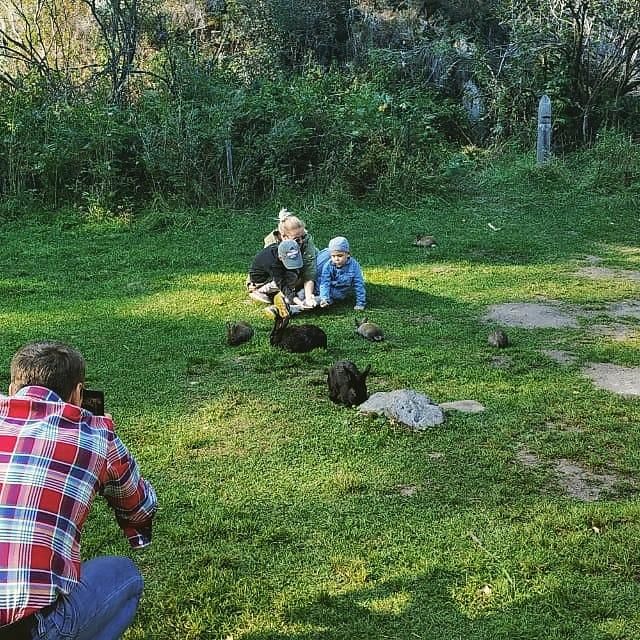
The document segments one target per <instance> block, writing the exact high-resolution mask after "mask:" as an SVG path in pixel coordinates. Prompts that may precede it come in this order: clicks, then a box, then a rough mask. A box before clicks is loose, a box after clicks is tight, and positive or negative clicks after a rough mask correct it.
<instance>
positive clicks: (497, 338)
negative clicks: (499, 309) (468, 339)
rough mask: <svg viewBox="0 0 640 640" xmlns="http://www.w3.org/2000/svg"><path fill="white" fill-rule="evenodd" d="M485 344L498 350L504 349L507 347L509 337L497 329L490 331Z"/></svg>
mask: <svg viewBox="0 0 640 640" xmlns="http://www.w3.org/2000/svg"><path fill="white" fill-rule="evenodd" d="M487 342H488V343H489V344H490V345H491V346H492V347H498V348H499V349H502V348H504V347H508V346H509V337H508V336H507V334H506V333H505V332H504V331H502V330H501V329H498V330H497V331H492V332H491V333H490V334H489V337H488V338H487Z"/></svg>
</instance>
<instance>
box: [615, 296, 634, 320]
mask: <svg viewBox="0 0 640 640" xmlns="http://www.w3.org/2000/svg"><path fill="white" fill-rule="evenodd" d="M607 314H608V315H610V316H613V317H614V318H636V319H637V320H640V301H639V300H625V301H623V302H614V303H613V304H610V305H609V306H608V307H607Z"/></svg>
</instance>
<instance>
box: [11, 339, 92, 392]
mask: <svg viewBox="0 0 640 640" xmlns="http://www.w3.org/2000/svg"><path fill="white" fill-rule="evenodd" d="M84 376H85V364H84V358H83V357H82V354H81V353H80V352H79V351H77V350H76V349H74V348H73V347H70V346H69V345H66V344H64V343H63V342H54V341H43V342H31V343H29V344H26V345H25V346H24V347H22V348H21V349H20V350H19V351H18V352H17V353H16V354H15V355H14V356H13V358H12V359H11V383H12V384H13V385H14V387H15V390H16V391H17V390H18V389H22V387H26V386H29V385H37V386H40V387H46V388H47V389H50V390H51V391H54V392H55V393H57V394H58V395H59V396H60V397H61V398H62V399H63V400H68V399H69V397H70V396H71V393H72V392H73V390H74V389H75V387H76V385H77V384H78V383H79V382H84Z"/></svg>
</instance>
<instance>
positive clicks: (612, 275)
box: [576, 265, 640, 282]
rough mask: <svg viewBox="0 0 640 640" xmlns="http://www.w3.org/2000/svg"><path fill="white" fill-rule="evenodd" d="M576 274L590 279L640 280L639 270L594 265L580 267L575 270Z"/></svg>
mask: <svg viewBox="0 0 640 640" xmlns="http://www.w3.org/2000/svg"><path fill="white" fill-rule="evenodd" d="M576 275H577V276H580V277H582V278H591V279H592V280H631V281H632V282H640V271H632V270H631V269H609V268H607V267H599V266H596V265H591V266H589V267H582V268H581V269H579V270H578V271H577V272H576Z"/></svg>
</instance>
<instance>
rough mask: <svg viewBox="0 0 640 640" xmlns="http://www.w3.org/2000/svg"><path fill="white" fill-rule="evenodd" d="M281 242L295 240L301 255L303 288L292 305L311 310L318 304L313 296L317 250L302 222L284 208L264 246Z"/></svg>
mask: <svg viewBox="0 0 640 640" xmlns="http://www.w3.org/2000/svg"><path fill="white" fill-rule="evenodd" d="M283 240H295V241H296V242H297V243H298V246H299V247H300V252H301V253H302V261H303V266H302V271H301V274H300V277H301V278H302V287H303V288H302V290H301V291H299V292H298V296H297V297H298V300H295V299H294V303H295V304H299V305H300V306H301V307H302V308H304V309H313V308H314V307H315V306H317V304H318V299H317V297H316V296H315V295H314V287H315V281H316V275H317V270H316V255H317V253H318V250H317V249H316V247H315V245H314V244H313V238H312V237H311V234H310V233H309V232H308V231H307V230H306V228H305V226H304V222H302V220H300V218H298V217H297V216H296V215H294V214H293V213H292V212H291V211H289V210H288V209H284V208H283V209H280V213H278V228H277V229H275V230H274V231H272V232H271V233H270V234H269V235H268V236H267V237H266V238H265V239H264V246H265V247H268V246H270V245H272V244H279V243H280V242H282V241H283Z"/></svg>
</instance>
